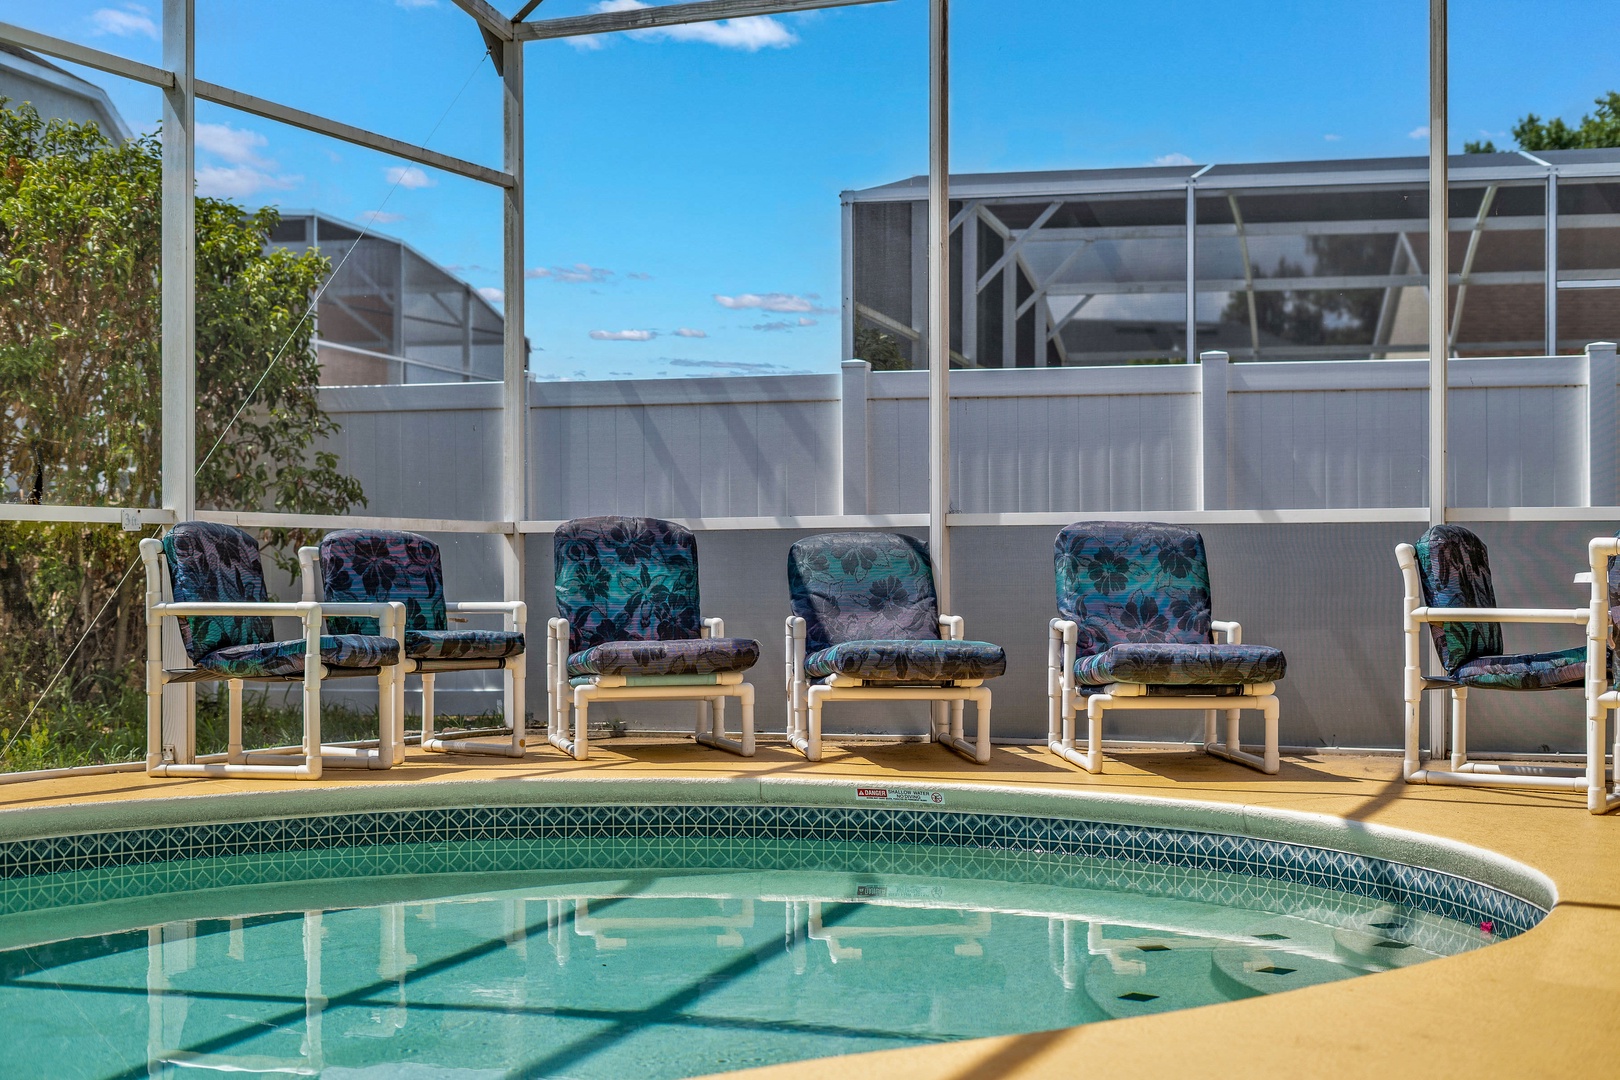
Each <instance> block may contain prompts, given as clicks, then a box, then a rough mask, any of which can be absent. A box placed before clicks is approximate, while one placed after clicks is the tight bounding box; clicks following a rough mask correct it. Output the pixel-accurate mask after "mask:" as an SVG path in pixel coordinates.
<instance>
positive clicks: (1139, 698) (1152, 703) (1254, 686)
mask: <svg viewBox="0 0 1620 1080" xmlns="http://www.w3.org/2000/svg"><path fill="white" fill-rule="evenodd" d="M1209 625H1210V629H1211V631H1213V636H1214V638H1215V642H1214V644H1217V645H1219V644H1226V645H1241V644H1243V627H1242V625H1241V624H1239V623H1236V622H1223V621H1220V620H1216V619H1211V620H1210V624H1209ZM1047 626H1048V634H1047V645H1046V699H1047V722H1046V745H1047V749H1049V750H1051V751H1052V753H1054V754H1056V755H1057V756H1058V757H1060V758H1062V759H1063V760H1065V761H1068V762H1071V763H1073V764H1075V765H1078V766H1080V767H1081V768H1082V769H1084V770H1086V771H1087V772H1090V773H1099V772H1102V758H1103V754H1102V722H1103V713H1104V712H1105V711H1106V710H1108V709H1133V710H1143V709H1194V710H1201V711H1202V712H1203V714H1204V753H1206V754H1209V755H1211V756H1212V757H1218V758H1225V759H1226V760H1227V761H1233V762H1236V763H1237V764H1239V765H1247V766H1249V767H1250V768H1251V769H1259V770H1260V771H1261V772H1263V773H1266V774H1268V775H1274V774H1276V773H1277V772H1279V771H1280V770H1281V769H1282V755H1281V752H1280V751H1279V750H1278V747H1277V718H1278V715H1279V711H1278V706H1277V684H1276V683H1269V682H1264V683H1247V684H1245V686H1244V690H1245V692H1244V693H1242V694H1228V695H1225V696H1222V697H1212V696H1211V695H1208V694H1182V695H1172V694H1150V693H1148V687H1146V686H1137V685H1135V684H1132V683H1112V684H1110V685H1109V686H1107V687H1105V688H1104V689H1103V691H1102V692H1101V693H1095V694H1089V695H1088V694H1082V693H1080V688H1079V685H1078V684H1077V683H1076V681H1075V677H1074V662H1075V659H1076V657H1075V644H1076V639H1077V637H1078V635H1079V629H1080V628H1079V627H1078V626H1076V625H1075V624H1074V623H1073V622H1071V621H1070V620H1068V619H1053V620H1052V621H1051V622H1050V623H1048V624H1047ZM1223 637H1224V638H1225V639H1226V640H1225V641H1224V642H1222V641H1221V638H1223ZM1214 701H1218V702H1220V703H1221V707H1220V708H1218V709H1211V708H1210V707H1209V706H1210V703H1211V702H1214ZM1082 707H1083V708H1084V709H1085V710H1086V749H1084V750H1081V749H1080V748H1078V747H1077V746H1075V732H1074V728H1075V716H1076V714H1078V713H1079V711H1080V709H1081V708H1082ZM1245 709H1250V710H1255V711H1258V712H1259V713H1260V715H1261V717H1262V719H1263V721H1264V723H1265V725H1266V731H1265V743H1264V746H1263V749H1262V751H1261V753H1259V754H1251V753H1249V752H1248V751H1247V750H1245V749H1243V743H1242V740H1241V739H1240V738H1239V737H1238V730H1239V722H1240V720H1241V718H1242V715H1243V710H1245ZM1221 714H1224V715H1225V717H1226V739H1225V741H1224V742H1223V741H1222V740H1221V737H1220V722H1219V719H1218V717H1219V716H1220V715H1221Z"/></svg>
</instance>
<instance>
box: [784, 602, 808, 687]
mask: <svg viewBox="0 0 1620 1080" xmlns="http://www.w3.org/2000/svg"><path fill="white" fill-rule="evenodd" d="M783 629H784V630H785V632H786V638H787V641H786V644H787V649H786V652H787V675H788V683H789V685H791V684H793V683H795V682H802V681H803V679H804V633H805V624H804V620H803V619H802V618H800V617H799V616H797V615H789V616H788V617H787V623H786V624H785V625H784V627H783Z"/></svg>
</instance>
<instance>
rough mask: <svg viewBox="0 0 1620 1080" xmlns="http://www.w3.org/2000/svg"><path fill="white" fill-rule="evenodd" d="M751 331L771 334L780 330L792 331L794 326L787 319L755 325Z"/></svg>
mask: <svg viewBox="0 0 1620 1080" xmlns="http://www.w3.org/2000/svg"><path fill="white" fill-rule="evenodd" d="M750 329H753V330H763V331H765V332H766V333H770V332H772V331H778V330H791V329H793V324H792V323H790V322H788V321H787V320H786V319H778V320H776V321H774V322H767V323H755V324H754V325H753V326H752V327H750Z"/></svg>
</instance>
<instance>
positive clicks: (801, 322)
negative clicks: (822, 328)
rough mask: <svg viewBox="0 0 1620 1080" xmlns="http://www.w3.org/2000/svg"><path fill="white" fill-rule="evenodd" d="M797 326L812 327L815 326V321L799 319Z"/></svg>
mask: <svg viewBox="0 0 1620 1080" xmlns="http://www.w3.org/2000/svg"><path fill="white" fill-rule="evenodd" d="M799 325H800V326H814V325H816V320H814V319H805V318H801V319H799Z"/></svg>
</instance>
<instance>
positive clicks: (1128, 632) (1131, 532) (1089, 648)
mask: <svg viewBox="0 0 1620 1080" xmlns="http://www.w3.org/2000/svg"><path fill="white" fill-rule="evenodd" d="M1054 554H1055V558H1056V564H1057V608H1058V614H1059V616H1061V617H1062V618H1065V619H1070V620H1072V621H1073V622H1075V623H1076V624H1078V626H1079V628H1080V631H1079V635H1078V648H1077V651H1076V655H1077V656H1089V655H1091V654H1093V653H1100V652H1102V651H1104V650H1105V649H1109V648H1111V647H1113V646H1115V645H1120V644H1124V643H1126V642H1159V643H1165V644H1181V645H1208V644H1210V643H1211V642H1212V641H1213V638H1212V637H1211V635H1210V626H1209V622H1210V601H1209V562H1208V560H1207V559H1206V558H1205V557H1204V538H1203V537H1202V536H1200V535H1198V533H1197V532H1196V531H1195V530H1193V529H1187V528H1183V527H1182V526H1180V525H1161V524H1158V523H1155V522H1120V521H1077V522H1075V523H1074V524H1073V525H1070V526H1069V527H1068V528H1066V529H1064V530H1063V531H1062V532H1060V533H1058V535H1057V543H1056V545H1055V552H1054Z"/></svg>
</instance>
